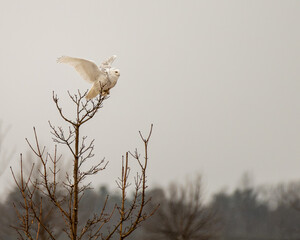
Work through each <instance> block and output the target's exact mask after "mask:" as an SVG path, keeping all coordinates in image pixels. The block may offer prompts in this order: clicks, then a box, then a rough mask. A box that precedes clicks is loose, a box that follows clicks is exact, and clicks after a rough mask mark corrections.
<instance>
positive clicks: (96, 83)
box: [57, 55, 120, 99]
mask: <svg viewBox="0 0 300 240" xmlns="http://www.w3.org/2000/svg"><path fill="white" fill-rule="evenodd" d="M115 59H116V56H115V55H114V56H112V57H110V58H108V59H106V60H105V61H104V62H102V63H101V65H100V67H99V68H98V67H97V65H96V64H95V63H94V62H91V61H88V60H85V59H81V58H73V57H67V56H62V57H60V58H58V59H57V62H58V63H66V64H69V65H71V66H73V67H74V68H75V69H76V71H77V72H78V73H79V74H80V76H81V77H82V78H83V79H84V80H86V81H88V82H90V83H93V86H92V88H91V89H90V91H89V92H88V94H87V95H86V99H92V98H94V97H96V96H97V95H98V94H99V93H101V95H102V96H106V95H107V94H109V90H110V89H111V88H113V87H114V86H115V85H116V83H117V81H118V78H119V77H120V70H119V69H116V68H112V67H111V64H112V62H113V61H114V60H115Z"/></svg>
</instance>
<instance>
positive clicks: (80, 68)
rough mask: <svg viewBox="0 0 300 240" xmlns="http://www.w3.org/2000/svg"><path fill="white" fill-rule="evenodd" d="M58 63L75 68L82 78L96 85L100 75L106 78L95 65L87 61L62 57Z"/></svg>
mask: <svg viewBox="0 0 300 240" xmlns="http://www.w3.org/2000/svg"><path fill="white" fill-rule="evenodd" d="M57 62H58V63H66V64H69V65H71V66H73V67H74V68H75V69H76V71H77V72H78V73H79V74H80V76H81V77H82V78H83V79H84V80H86V81H88V82H90V83H94V82H95V81H96V80H97V79H98V77H99V76H100V75H103V76H104V73H103V72H101V71H100V69H99V68H98V67H97V65H96V64H95V63H93V62H91V61H88V60H85V59H81V58H73V57H68V56H62V57H60V58H58V59H57Z"/></svg>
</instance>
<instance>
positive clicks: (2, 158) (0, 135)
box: [0, 121, 13, 176]
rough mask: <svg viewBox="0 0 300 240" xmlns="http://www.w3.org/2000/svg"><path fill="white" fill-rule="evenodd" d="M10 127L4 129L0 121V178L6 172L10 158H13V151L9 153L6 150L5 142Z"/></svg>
mask: <svg viewBox="0 0 300 240" xmlns="http://www.w3.org/2000/svg"><path fill="white" fill-rule="evenodd" d="M9 129H10V127H3V121H0V162H1V168H0V176H1V175H2V174H3V173H4V171H5V170H6V167H7V165H8V163H9V160H10V158H11V157H12V154H13V151H7V150H5V149H4V142H5V138H6V136H7V133H8V131H9Z"/></svg>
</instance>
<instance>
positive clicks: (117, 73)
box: [109, 68, 120, 77]
mask: <svg viewBox="0 0 300 240" xmlns="http://www.w3.org/2000/svg"><path fill="white" fill-rule="evenodd" d="M109 73H110V74H111V75H113V76H117V77H120V70H119V69H116V68H111V69H110V70H109Z"/></svg>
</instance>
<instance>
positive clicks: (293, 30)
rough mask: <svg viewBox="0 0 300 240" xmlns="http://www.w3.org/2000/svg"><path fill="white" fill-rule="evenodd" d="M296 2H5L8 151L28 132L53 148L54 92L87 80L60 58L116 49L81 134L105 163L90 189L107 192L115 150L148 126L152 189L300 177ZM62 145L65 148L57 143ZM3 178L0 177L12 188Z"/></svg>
mask: <svg viewBox="0 0 300 240" xmlns="http://www.w3.org/2000/svg"><path fill="white" fill-rule="evenodd" d="M299 23H300V1H288V0H287V1H275V0H272V1H250V0H249V1H241V0H237V1H200V0H194V1H187V0H185V1H175V0H162V1H141V0H134V1H133V0H132V1H130V0H129V1H121V0H120V1H99V0H98V1H74V0H72V1H71V0H69V1H61V0H59V1H58V0H56V1H47V2H46V1H38V0H36V1H33V0H28V1H1V2H0V34H1V40H0V42H1V44H0V52H1V55H0V72H1V80H0V82H1V95H0V102H1V116H0V119H2V120H3V121H4V123H5V124H7V125H11V126H12V128H11V130H10V132H9V136H8V138H7V142H6V146H7V147H8V148H12V147H15V148H16V150H17V153H16V154H15V155H14V157H13V159H12V162H11V163H10V165H13V166H15V165H16V163H17V161H18V153H19V152H23V153H25V152H26V151H27V150H28V148H27V147H26V145H25V140H24V138H25V137H28V138H30V139H33V138H32V136H33V135H32V126H36V128H37V130H38V133H39V135H40V138H41V139H42V141H44V142H45V143H47V145H48V143H49V142H50V135H49V131H50V129H49V127H48V123H47V121H48V120H51V121H52V122H53V123H54V124H59V123H60V120H59V118H58V113H57V111H56V109H55V107H54V104H53V103H52V100H51V97H52V90H54V91H56V92H57V93H58V94H59V96H60V99H61V101H62V103H63V105H64V106H65V108H66V109H68V108H70V106H71V105H70V104H69V103H70V102H69V100H68V99H67V90H70V91H75V90H76V89H78V88H79V89H81V90H85V89H87V88H89V87H90V86H89V84H88V83H86V82H84V81H83V80H82V79H81V78H80V76H79V75H78V74H77V73H76V72H75V71H74V69H72V68H71V67H69V66H67V65H62V64H57V63H56V59H57V58H58V57H60V56H61V55H68V56H73V57H81V58H86V59H90V60H93V61H95V62H97V64H99V63H100V62H101V61H102V60H103V59H104V58H106V57H109V56H111V55H112V54H116V55H117V56H118V58H117V60H116V61H115V64H114V66H116V67H118V68H120V70H121V77H120V79H119V82H118V84H117V86H116V87H115V88H114V89H112V91H111V97H110V98H109V99H108V100H107V101H106V102H105V104H104V108H103V110H101V112H100V113H99V114H98V115H97V116H96V117H95V118H94V119H93V120H92V122H90V124H88V125H87V126H86V127H85V128H84V129H83V130H84V135H88V136H89V137H90V138H95V139H96V142H95V144H96V146H95V147H96V157H98V159H100V158H102V157H104V156H105V157H106V159H107V160H109V161H110V164H109V166H108V169H107V170H106V171H105V172H103V173H102V174H101V176H99V177H98V178H97V179H94V180H93V182H94V183H105V184H109V185H110V186H111V187H113V186H114V180H115V179H116V178H117V176H118V174H119V172H120V160H121V155H122V154H124V152H125V151H126V150H133V149H134V147H135V146H140V147H141V145H139V137H138V130H142V131H148V129H149V126H150V123H154V132H153V137H152V140H151V144H150V157H151V159H150V166H149V179H148V180H149V184H150V185H152V186H157V185H163V186H166V185H168V183H170V181H173V180H178V181H184V179H185V177H186V176H189V175H192V174H197V173H201V174H202V175H203V177H204V183H205V189H206V191H207V192H209V193H211V192H215V191H218V190H220V189H221V188H223V187H224V186H229V187H234V186H236V183H237V181H238V179H239V178H240V176H241V175H242V173H243V172H244V171H251V172H252V173H253V175H254V177H255V182H256V183H257V184H261V183H277V182H279V181H290V180H297V179H299V178H300V146H299V143H300V128H299V124H300V107H299V100H300V94H299V92H300V91H299V90H300V81H299V80H300V78H299V77H300V68H299V63H300V28H299ZM61 149H62V150H63V148H61ZM9 179H11V176H10V173H9V171H6V172H5V174H4V175H3V176H2V177H1V179H0V181H1V184H2V185H5V186H8V185H9V184H7V181H10V180H9Z"/></svg>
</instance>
